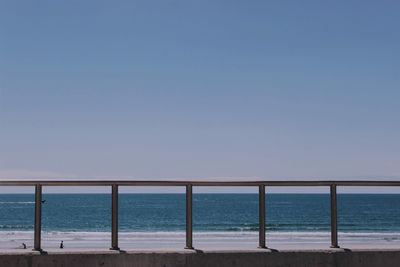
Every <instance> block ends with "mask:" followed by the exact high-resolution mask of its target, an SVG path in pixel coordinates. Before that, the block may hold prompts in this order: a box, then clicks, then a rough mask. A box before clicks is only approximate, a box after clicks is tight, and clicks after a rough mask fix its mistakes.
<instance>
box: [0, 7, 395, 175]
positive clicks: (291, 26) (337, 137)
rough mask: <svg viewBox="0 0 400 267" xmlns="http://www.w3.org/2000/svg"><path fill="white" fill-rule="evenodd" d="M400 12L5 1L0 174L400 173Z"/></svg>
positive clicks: (1, 10)
mask: <svg viewBox="0 0 400 267" xmlns="http://www.w3.org/2000/svg"><path fill="white" fill-rule="evenodd" d="M399 10H400V2H399V1H366V0H364V1H282V0H280V1H169V0H165V1H54V0H52V1H11V0H10V1H1V2H0V25H1V26H0V176H1V177H2V178H9V177H11V178H14V177H17V178H24V177H27V178H32V177H45V178H51V177H71V178H72V177H83V178H90V177H136V178H146V179H162V178H170V179H174V178H190V179H195V178H203V177H204V178H215V177H217V178H221V177H231V178H245V179H253V178H265V179H275V178H276V179H285V178H289V179H306V178H313V179H316V178H323V179H326V178H331V179H336V178H337V179H343V178H367V179H371V178H374V179H376V178H391V179H395V178H398V177H400V142H399V136H400V123H399V121H400V103H399V102H400V52H399V48H400V31H399V28H400V16H399Z"/></svg>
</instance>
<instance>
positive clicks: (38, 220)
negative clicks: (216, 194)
mask: <svg viewBox="0 0 400 267" xmlns="http://www.w3.org/2000/svg"><path fill="white" fill-rule="evenodd" d="M0 186H34V187H35V222H34V250H37V251H42V247H41V232H42V188H43V186H108V187H111V248H110V249H112V250H119V246H118V188H119V187H120V186H182V187H183V186H184V187H185V188H186V246H185V248H186V249H193V204H192V202H193V201H192V200H193V187H194V186H246V187H247V186H250V187H251V186H253V187H258V189H259V190H258V194H259V205H258V214H259V242H258V247H259V248H267V246H266V238H265V234H266V231H265V230H266V228H265V220H266V218H265V188H266V187H276V186H291V187H297V186H305V187H307V186H319V187H329V188H330V219H331V246H330V247H331V248H339V245H338V228H337V193H336V188H337V187H338V186H343V187H349V186H353V187H354V186H369V187H370V186H380V187H384V186H395V187H397V186H400V181H134V180H129V181H128V180H120V181H117V180H115V181H113V180H79V181H78V180H68V181H66V180H57V181H49V180H35V181H33V180H22V181H16V180H7V181H5V180H2V181H0Z"/></svg>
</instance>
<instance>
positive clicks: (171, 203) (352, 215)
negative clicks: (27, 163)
mask: <svg viewBox="0 0 400 267" xmlns="http://www.w3.org/2000/svg"><path fill="white" fill-rule="evenodd" d="M43 200H45V202H44V203H43V206H42V209H43V210H42V230H43V232H44V235H46V233H47V234H48V235H51V236H54V235H55V236H57V235H60V233H64V235H67V236H68V235H71V237H72V239H79V240H84V239H85V238H84V237H85V236H86V238H87V239H88V240H90V239H91V238H94V239H96V238H98V239H101V240H103V241H104V242H105V241H106V240H108V238H109V232H110V229H111V196H110V194H44V195H43ZM329 215H330V202H329V194H267V196H266V222H267V236H268V235H271V236H272V239H274V238H275V241H276V240H280V239H283V240H286V241H288V240H302V238H303V239H304V238H308V242H329V231H330V216H329ZM33 220H34V195H33V194H1V195H0V241H1V240H3V241H4V239H7V238H8V239H10V240H12V241H14V242H15V244H17V243H18V242H19V240H22V239H23V238H22V237H24V238H28V237H29V236H31V234H32V231H33ZM338 228H339V233H340V235H341V236H342V240H343V239H346V238H348V239H351V240H356V239H357V238H359V239H360V242H363V240H366V239H368V240H377V239H379V240H380V241H387V242H395V241H396V242H397V241H398V240H400V238H399V237H400V195H398V194H339V195H338ZM193 229H194V233H195V235H197V237H198V238H200V239H201V237H202V236H203V237H204V238H205V239H207V238H208V239H210V238H211V239H212V238H217V237H219V238H220V239H224V238H227V237H229V239H235V237H242V238H248V239H249V240H252V241H251V242H253V241H255V242H256V240H257V231H258V195H257V194H194V195H193ZM119 231H120V232H121V236H122V237H123V236H126V237H127V238H128V239H129V238H130V239H135V238H136V239H140V238H143V239H146V238H147V237H149V238H150V236H151V235H152V234H153V235H154V233H157V239H160V238H161V239H162V237H168V238H171V237H173V238H177V240H178V239H179V240H181V239H182V240H183V239H184V231H185V195H184V194H120V195H119ZM74 233H75V234H74ZM1 234H2V235H1ZM18 236H21V238H22V239H18V238H17V237H18ZM58 238H59V237H58V236H57V237H56V239H57V240H58ZM60 238H61V237H60ZM153 238H154V236H153ZM174 240H175V239H174ZM8 241H9V240H8ZM175 241H176V240H175ZM286 241H285V242H286ZM107 242H108V241H107ZM171 242H172V241H171ZM371 242H373V241H371ZM15 244H13V246H15ZM0 247H1V244H0Z"/></svg>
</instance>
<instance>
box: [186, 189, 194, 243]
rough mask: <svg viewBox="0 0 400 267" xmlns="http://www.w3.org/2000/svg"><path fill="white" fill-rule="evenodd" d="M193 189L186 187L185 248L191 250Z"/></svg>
mask: <svg viewBox="0 0 400 267" xmlns="http://www.w3.org/2000/svg"><path fill="white" fill-rule="evenodd" d="M192 200H193V188H192V185H190V184H189V185H186V247H185V249H193V221H192V220H193V203H192V202H193V201H192Z"/></svg>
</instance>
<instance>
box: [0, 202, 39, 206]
mask: <svg viewBox="0 0 400 267" xmlns="http://www.w3.org/2000/svg"><path fill="white" fill-rule="evenodd" d="M0 204H22V205H24V204H35V202H34V201H0Z"/></svg>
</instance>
